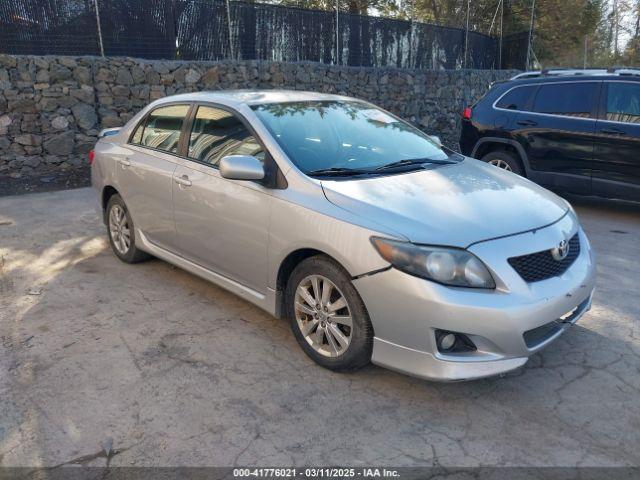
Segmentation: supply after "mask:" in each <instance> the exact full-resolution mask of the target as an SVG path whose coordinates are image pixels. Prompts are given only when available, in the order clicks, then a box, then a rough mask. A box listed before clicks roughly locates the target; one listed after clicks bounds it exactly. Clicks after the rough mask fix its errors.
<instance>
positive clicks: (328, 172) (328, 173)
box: [307, 167, 371, 177]
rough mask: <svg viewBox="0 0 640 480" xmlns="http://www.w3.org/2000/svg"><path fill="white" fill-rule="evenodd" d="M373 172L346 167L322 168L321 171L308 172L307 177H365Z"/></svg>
mask: <svg viewBox="0 0 640 480" xmlns="http://www.w3.org/2000/svg"><path fill="white" fill-rule="evenodd" d="M370 173H371V170H362V169H357V168H345V167H331V168H321V169H319V170H312V171H310V172H307V175H312V176H315V175H318V176H324V177H347V176H350V175H365V174H370Z"/></svg>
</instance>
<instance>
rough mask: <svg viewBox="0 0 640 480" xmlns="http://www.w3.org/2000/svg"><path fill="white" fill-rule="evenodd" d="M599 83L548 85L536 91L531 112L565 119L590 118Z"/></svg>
mask: <svg viewBox="0 0 640 480" xmlns="http://www.w3.org/2000/svg"><path fill="white" fill-rule="evenodd" d="M599 88H600V83H599V82H582V83H549V84H546V85H542V86H541V87H540V88H539V89H538V93H537V94H536V99H535V101H534V103H533V111H534V112H537V113H546V114H550V115H562V116H565V117H578V118H591V112H592V110H593V107H594V105H595V103H596V99H597V96H598V92H599Z"/></svg>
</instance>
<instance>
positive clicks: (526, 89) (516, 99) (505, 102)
mask: <svg viewBox="0 0 640 480" xmlns="http://www.w3.org/2000/svg"><path fill="white" fill-rule="evenodd" d="M536 88H537V86H535V85H526V86H523V87H515V88H513V89H511V90H509V91H508V92H507V93H506V94H504V95H503V96H502V97H501V98H500V99H499V100H498V102H497V103H496V107H498V108H504V109H505V110H525V109H526V108H527V106H528V104H529V100H530V99H531V96H532V95H533V93H534V92H535V90H536Z"/></svg>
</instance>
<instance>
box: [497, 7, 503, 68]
mask: <svg viewBox="0 0 640 480" xmlns="http://www.w3.org/2000/svg"><path fill="white" fill-rule="evenodd" d="M503 25H504V0H500V49H499V50H498V69H500V70H501V69H502V38H503V36H504V35H503V31H502V27H503Z"/></svg>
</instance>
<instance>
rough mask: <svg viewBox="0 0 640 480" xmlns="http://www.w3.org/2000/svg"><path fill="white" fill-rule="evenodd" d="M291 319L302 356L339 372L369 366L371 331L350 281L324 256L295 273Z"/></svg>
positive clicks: (288, 307)
mask: <svg viewBox="0 0 640 480" xmlns="http://www.w3.org/2000/svg"><path fill="white" fill-rule="evenodd" d="M285 302H286V307H285V308H286V313H287V318H288V320H289V322H290V324H291V329H292V330H293V334H294V335H295V337H296V340H297V341H298V344H299V345H300V346H301V347H302V349H303V350H304V352H305V353H306V354H307V355H308V356H309V357H311V359H312V360H313V361H315V362H316V363H317V364H319V365H321V366H323V367H325V368H328V369H330V370H336V371H352V370H356V369H358V368H360V367H362V366H364V365H366V364H368V363H369V361H370V360H371V350H372V346H373V328H372V327H371V322H370V320H369V314H368V313H367V310H366V308H365V306H364V303H363V302H362V299H361V298H360V295H358V292H357V291H356V289H355V287H354V286H353V284H352V283H351V280H350V278H349V276H348V275H347V274H346V273H345V272H344V270H343V269H342V268H341V267H340V266H339V265H337V264H336V263H335V262H334V261H332V260H331V259H329V258H328V257H325V256H316V257H311V258H308V259H306V260H304V261H303V262H301V263H300V264H299V265H298V266H297V267H296V268H295V269H294V271H293V272H292V274H291V276H290V277H289V281H288V283H287V290H286V294H285Z"/></svg>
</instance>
